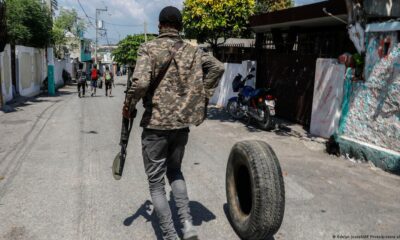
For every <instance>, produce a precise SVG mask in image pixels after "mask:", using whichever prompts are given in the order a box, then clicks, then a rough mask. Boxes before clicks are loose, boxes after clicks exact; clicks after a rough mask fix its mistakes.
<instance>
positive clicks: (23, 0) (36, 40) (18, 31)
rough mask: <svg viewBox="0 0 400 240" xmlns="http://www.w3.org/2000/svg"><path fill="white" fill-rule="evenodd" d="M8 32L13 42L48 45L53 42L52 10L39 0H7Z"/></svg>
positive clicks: (35, 45) (26, 44) (37, 45)
mask: <svg viewBox="0 0 400 240" xmlns="http://www.w3.org/2000/svg"><path fill="white" fill-rule="evenodd" d="M6 4H7V11H6V21H7V33H8V37H9V41H10V42H11V43H12V44H20V45H25V46H32V47H46V46H48V45H49V44H50V43H51V39H52V38H51V33H52V20H51V12H50V10H49V9H48V8H47V6H46V5H45V4H43V3H41V1H39V0H6Z"/></svg>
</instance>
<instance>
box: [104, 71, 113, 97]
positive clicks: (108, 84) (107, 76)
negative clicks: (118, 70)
mask: <svg viewBox="0 0 400 240" xmlns="http://www.w3.org/2000/svg"><path fill="white" fill-rule="evenodd" d="M103 78H104V85H105V90H106V97H107V96H110V97H111V92H112V87H113V85H114V74H113V73H112V72H111V71H110V67H109V66H106V70H105V71H104V73H103Z"/></svg>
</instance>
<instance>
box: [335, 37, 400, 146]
mask: <svg viewBox="0 0 400 240" xmlns="http://www.w3.org/2000/svg"><path fill="white" fill-rule="evenodd" d="M366 50H367V53H366V59H365V71H364V74H365V79H366V81H365V83H360V82H359V83H352V82H351V75H352V74H351V71H348V72H347V78H346V81H345V92H344V96H345V97H344V103H343V116H342V119H341V123H340V128H339V135H344V136H347V137H350V138H353V139H356V140H359V141H361V142H365V143H369V144H373V145H376V146H379V147H383V148H386V149H390V150H393V151H396V152H399V151H400V43H399V41H398V38H397V34H396V33H368V35H367V48H366ZM346 86H347V87H346Z"/></svg>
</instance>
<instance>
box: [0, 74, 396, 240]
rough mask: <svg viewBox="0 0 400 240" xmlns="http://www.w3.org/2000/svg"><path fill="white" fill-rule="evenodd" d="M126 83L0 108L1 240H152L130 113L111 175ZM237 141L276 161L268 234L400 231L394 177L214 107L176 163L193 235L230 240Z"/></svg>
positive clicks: (155, 231) (154, 230) (154, 229)
mask: <svg viewBox="0 0 400 240" xmlns="http://www.w3.org/2000/svg"><path fill="white" fill-rule="evenodd" d="M124 81H125V78H121V79H119V80H118V81H117V82H116V89H114V91H113V94H114V96H115V97H111V98H110V97H105V96H104V89H100V90H99V92H98V95H97V97H85V98H82V99H79V98H78V96H77V93H76V89H75V86H67V87H65V88H63V89H61V90H60V94H59V95H58V96H56V97H38V98H34V99H32V100H31V101H27V102H25V103H23V104H21V105H18V106H16V107H15V108H14V110H15V111H14V112H10V113H3V112H0V136H1V139H0V239H7V240H11V239H30V240H38V239H40V240H42V239H57V240H58V239H60V240H61V239H68V240H75V239H93V240H100V239H104V240H110V239H113V240H119V239H121V240H122V239H161V235H160V231H159V228H158V226H157V222H156V220H155V214H153V213H152V206H151V202H150V201H149V200H150V196H149V192H148V187H147V182H146V177H145V174H144V169H143V163H142V155H141V146H140V134H141V129H140V128H139V127H138V123H139V121H138V120H137V121H136V123H135V124H136V126H135V128H134V129H133V131H132V140H131V142H130V144H129V152H128V157H129V159H128V161H127V163H126V169H125V172H124V176H123V178H122V180H121V181H115V180H114V179H113V178H112V175H111V165H112V160H113V158H114V156H115V154H116V153H117V152H118V150H119V148H118V142H119V133H120V128H121V116H120V112H121V106H122V101H123V97H124V96H123V90H124V86H123V85H122V84H123V82H124ZM245 139H261V140H264V141H267V142H268V143H270V144H271V145H272V147H273V148H274V150H275V151H276V153H277V156H278V158H279V159H280V161H281V165H282V169H283V173H284V177H285V187H286V209H285V217H284V222H283V225H282V227H281V229H280V231H279V232H278V234H277V235H275V239H277V240H278V239H280V240H281V239H288V240H292V239H307V240H309V239H333V237H332V236H333V235H335V234H339V235H340V234H341V235H359V234H362V235H395V236H398V235H400V228H399V216H400V177H399V176H396V175H392V174H388V173H385V172H382V171H381V170H377V169H375V168H373V167H371V166H370V165H369V164H356V163H352V162H350V161H347V160H345V159H343V158H336V157H331V156H328V155H327V154H325V153H324V152H323V145H321V144H319V143H316V142H312V141H305V140H300V139H298V138H297V137H295V136H291V135H290V134H288V133H286V132H280V131H278V132H274V133H268V132H263V131H259V130H257V129H253V128H251V127H250V128H248V127H246V126H245V125H244V124H243V123H239V122H232V121H231V120H230V119H229V118H228V117H227V116H226V114H224V113H223V112H222V111H220V110H218V109H215V108H212V109H211V110H210V116H209V120H207V121H206V122H205V123H204V124H203V125H202V126H201V127H198V128H193V129H192V131H191V135H190V141H189V144H188V147H187V152H186V155H185V159H184V166H183V168H184V174H185V176H186V179H187V184H188V189H189V196H190V198H191V209H192V213H193V216H194V224H195V225H197V226H199V232H200V237H201V239H210V240H211V239H213V240H214V239H215V240H218V239H221V240H222V239H238V237H237V236H236V235H235V233H234V232H233V230H232V229H231V227H230V225H229V223H228V220H227V218H226V215H225V211H224V208H225V203H226V198H225V167H226V162H227V159H228V155H229V151H230V148H231V147H232V146H233V144H234V143H235V142H237V141H240V140H245ZM171 204H172V205H173V203H171Z"/></svg>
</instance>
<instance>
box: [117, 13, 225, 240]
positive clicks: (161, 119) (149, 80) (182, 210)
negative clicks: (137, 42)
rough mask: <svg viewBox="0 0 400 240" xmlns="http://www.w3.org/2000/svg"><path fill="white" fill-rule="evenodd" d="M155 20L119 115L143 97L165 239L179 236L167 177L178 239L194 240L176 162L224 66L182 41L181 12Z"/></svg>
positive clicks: (148, 162) (153, 188) (128, 113)
mask: <svg viewBox="0 0 400 240" xmlns="http://www.w3.org/2000/svg"><path fill="white" fill-rule="evenodd" d="M159 22H160V23H159V31H160V35H159V36H158V38H156V39H155V40H153V41H150V42H147V43H144V44H142V45H141V46H140V48H139V50H138V60H137V62H136V68H135V72H134V73H133V75H132V78H131V81H132V86H131V88H130V89H129V90H128V93H127V100H126V101H125V103H124V106H123V110H122V114H123V116H124V117H125V118H131V117H132V116H134V115H135V112H136V104H137V103H138V101H139V100H140V99H143V105H144V108H145V111H144V114H143V117H142V121H141V124H140V125H141V127H143V133H142V154H143V161H144V166H145V171H146V174H147V177H148V182H149V188H150V195H151V198H152V202H153V205H154V209H155V211H156V213H157V216H158V219H159V222H160V228H161V230H162V233H163V237H164V239H167V240H176V239H179V237H178V235H177V232H176V229H175V228H174V223H173V220H172V217H171V209H170V208H169V204H168V201H167V198H166V192H165V176H166V177H167V179H168V181H169V184H170V185H171V188H172V194H173V197H174V200H175V202H176V206H177V208H178V215H179V219H180V222H181V224H182V227H183V229H182V232H183V239H185V240H195V239H198V236H197V231H196V229H195V228H194V226H193V224H192V216H191V214H190V209H189V197H188V194H187V188H186V183H185V178H184V177H183V174H182V171H181V164H182V159H183V155H184V152H185V146H186V144H187V142H188V135H189V127H191V126H198V125H200V124H201V123H202V122H203V121H204V120H205V118H206V111H207V104H208V100H209V99H210V98H211V97H212V95H213V93H214V90H215V88H216V87H217V86H218V82H219V80H220V79H221V76H222V74H223V73H224V66H223V64H222V63H221V62H219V61H218V60H217V59H216V58H214V57H213V56H211V55H209V54H207V53H205V52H203V51H202V50H201V49H199V48H198V47H194V46H192V45H190V44H188V43H185V42H183V41H182V39H181V37H180V36H179V31H180V30H182V15H181V12H180V11H179V10H178V9H177V8H175V7H172V6H170V7H166V8H164V9H163V10H162V11H161V12H160V15H159ZM160 77H162V78H160ZM157 79H161V80H160V81H158V82H157V81H156V80H157Z"/></svg>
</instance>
